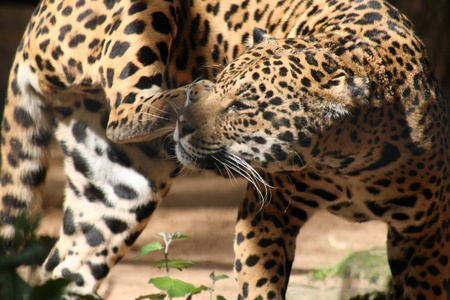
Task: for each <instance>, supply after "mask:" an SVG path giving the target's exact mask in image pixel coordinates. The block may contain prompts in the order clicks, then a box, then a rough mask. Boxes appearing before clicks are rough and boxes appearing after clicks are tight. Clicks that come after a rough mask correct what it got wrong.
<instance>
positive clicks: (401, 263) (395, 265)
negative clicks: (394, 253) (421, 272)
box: [389, 259, 408, 276]
mask: <svg viewBox="0 0 450 300" xmlns="http://www.w3.org/2000/svg"><path fill="white" fill-rule="evenodd" d="M389 265H390V266H391V273H392V275H393V276H396V275H400V274H401V273H403V272H404V271H405V270H406V268H407V267H408V261H406V260H396V259H389Z"/></svg>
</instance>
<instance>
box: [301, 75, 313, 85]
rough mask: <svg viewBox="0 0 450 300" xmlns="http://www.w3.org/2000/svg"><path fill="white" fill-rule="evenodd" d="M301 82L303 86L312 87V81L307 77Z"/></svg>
mask: <svg viewBox="0 0 450 300" xmlns="http://www.w3.org/2000/svg"><path fill="white" fill-rule="evenodd" d="M301 82H302V84H303V85H304V86H306V87H310V86H311V80H309V79H308V78H306V77H303V78H302V80H301Z"/></svg>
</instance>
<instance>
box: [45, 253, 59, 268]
mask: <svg viewBox="0 0 450 300" xmlns="http://www.w3.org/2000/svg"><path fill="white" fill-rule="evenodd" d="M60 262H61V258H60V257H59V250H58V248H56V249H55V251H53V253H52V255H51V256H50V258H49V259H48V261H47V264H46V265H45V270H46V271H47V272H51V271H53V270H54V269H55V268H56V266H57V265H59V263H60Z"/></svg>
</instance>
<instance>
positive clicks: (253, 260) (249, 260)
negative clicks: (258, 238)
mask: <svg viewBox="0 0 450 300" xmlns="http://www.w3.org/2000/svg"><path fill="white" fill-rule="evenodd" d="M259 259H260V258H259V256H258V255H250V256H249V257H247V259H246V260H245V264H246V265H247V266H249V267H253V266H254V265H256V264H257V263H258V261H259Z"/></svg>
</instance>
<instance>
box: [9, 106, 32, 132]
mask: <svg viewBox="0 0 450 300" xmlns="http://www.w3.org/2000/svg"><path fill="white" fill-rule="evenodd" d="M14 120H15V121H16V122H17V123H18V124H19V125H20V126H22V127H24V128H28V127H30V126H33V125H34V121H33V118H32V117H31V115H30V114H29V113H28V112H27V111H26V110H25V109H23V108H21V107H16V108H15V109H14Z"/></svg>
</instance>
